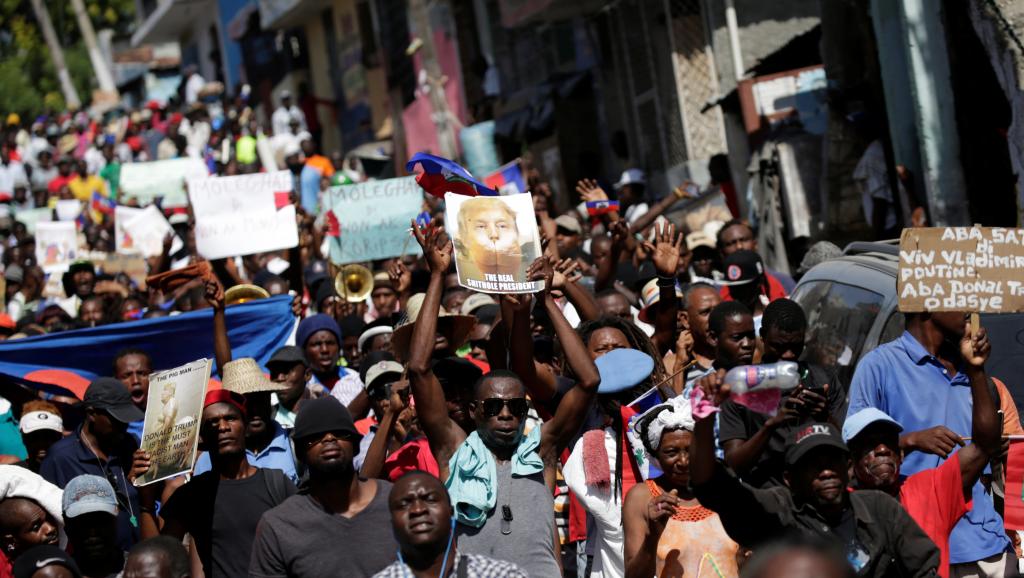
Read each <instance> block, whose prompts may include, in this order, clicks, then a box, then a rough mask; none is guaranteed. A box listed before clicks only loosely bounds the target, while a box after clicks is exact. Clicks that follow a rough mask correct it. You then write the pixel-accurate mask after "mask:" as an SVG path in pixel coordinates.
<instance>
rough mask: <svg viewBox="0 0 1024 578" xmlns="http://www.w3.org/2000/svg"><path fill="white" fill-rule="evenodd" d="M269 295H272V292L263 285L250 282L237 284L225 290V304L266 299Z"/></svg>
mask: <svg viewBox="0 0 1024 578" xmlns="http://www.w3.org/2000/svg"><path fill="white" fill-rule="evenodd" d="M267 297H270V293H267V290H266V289H264V288H263V287H258V286H256V285H248V284H243V285H235V286H234V287H231V288H230V289H228V290H227V291H225V292H224V304H225V305H236V304H238V303H245V302H246V301H253V300H255V299H266V298H267Z"/></svg>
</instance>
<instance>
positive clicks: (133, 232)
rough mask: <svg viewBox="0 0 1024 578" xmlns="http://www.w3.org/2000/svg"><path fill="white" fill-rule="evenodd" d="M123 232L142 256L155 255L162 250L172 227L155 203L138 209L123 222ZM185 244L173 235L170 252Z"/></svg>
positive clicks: (176, 250)
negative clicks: (129, 237) (128, 236)
mask: <svg viewBox="0 0 1024 578" xmlns="http://www.w3.org/2000/svg"><path fill="white" fill-rule="evenodd" d="M124 230H125V232H126V233H127V234H128V235H130V236H131V239H132V245H133V247H134V248H135V249H136V250H137V251H138V253H139V254H140V255H142V256H143V257H147V258H148V257H156V256H158V255H161V254H163V252H164V239H165V238H166V237H167V235H173V234H174V229H173V228H171V224H170V223H168V222H167V218H166V217H164V214H163V213H162V212H160V209H158V208H157V206H156V205H150V206H148V207H146V208H145V209H142V210H140V211H139V212H138V213H136V214H135V215H132V216H131V217H130V218H128V219H126V220H125V222H124ZM184 245H185V244H184V243H183V242H182V240H181V238H180V237H178V236H177V235H174V241H173V242H172V243H171V254H172V255H173V254H174V253H177V252H178V251H179V250H181V248H182V247H183V246H184Z"/></svg>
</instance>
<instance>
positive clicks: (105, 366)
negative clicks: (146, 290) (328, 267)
mask: <svg viewBox="0 0 1024 578" xmlns="http://www.w3.org/2000/svg"><path fill="white" fill-rule="evenodd" d="M291 301H292V298H291V297H290V296H288V295H281V296H278V297H272V298H270V299H262V300H256V301H249V302H247V303H243V304H241V305H233V306H231V307H228V308H227V325H228V339H229V340H230V341H231V350H232V356H233V357H234V358H236V359H237V358H240V357H252V358H255V359H256V361H257V362H258V363H259V364H260V365H261V366H262V365H263V364H264V363H266V362H267V360H269V359H270V356H271V355H273V353H274V351H276V350H277V349H278V348H280V347H282V346H284V345H286V344H287V342H288V339H289V337H290V336H291V335H292V332H293V330H294V328H295V316H294V315H292V311H291ZM126 347H132V348H138V349H142V350H143V351H146V352H147V353H149V355H150V357H151V358H152V360H153V371H160V370H163V369H170V368H173V367H177V366H179V365H184V364H186V363H188V362H191V361H195V360H197V359H200V358H203V357H207V358H212V357H213V356H214V353H213V310H212V309H204V310H202V311H195V312H191V313H183V314H181V315H175V316H173V317H160V318H154V319H143V320H141V321H131V322H128V323H115V324H112V325H103V326H100V327H93V328H89V329H77V330H74V331H64V332H60V333H54V334H50V335H40V336H38V337H28V338H25V339H16V340H14V341H2V342H0V374H6V375H9V376H11V377H14V378H20V379H19V380H18V381H21V380H23V379H25V377H26V376H27V375H29V374H31V373H32V372H33V371H37V370H42V369H51V370H52V369H57V370H65V371H70V372H72V373H75V374H77V375H80V376H82V377H84V378H86V379H88V380H92V379H94V378H96V377H100V376H104V375H106V376H109V375H112V373H113V360H114V356H115V355H116V354H117V352H118V351H120V350H121V349H124V348H126ZM22 383H29V384H30V383H31V377H30V378H29V382H24V381H22Z"/></svg>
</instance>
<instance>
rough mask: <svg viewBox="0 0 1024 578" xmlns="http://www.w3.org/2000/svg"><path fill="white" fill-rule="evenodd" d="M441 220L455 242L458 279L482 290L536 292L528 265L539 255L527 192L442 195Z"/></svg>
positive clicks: (540, 284) (538, 285)
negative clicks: (498, 194) (442, 217)
mask: <svg viewBox="0 0 1024 578" xmlns="http://www.w3.org/2000/svg"><path fill="white" fill-rule="evenodd" d="M444 202H445V223H446V225H447V228H448V235H449V236H451V238H452V240H453V242H454V245H455V269H456V271H458V274H459V284H460V285H462V286H463V287H465V288H467V289H472V290H473V291H480V292H482V293H534V292H537V291H540V290H541V289H543V288H544V282H543V281H530V280H529V279H528V278H527V276H526V269H527V268H528V267H529V266H530V264H531V263H533V261H534V260H535V259H536V258H537V257H539V256H540V254H541V248H540V233H539V231H538V230H537V221H536V217H535V216H534V213H533V198H532V196H531V195H530V193H522V194H518V195H505V196H500V197H484V196H480V197H468V196H465V195H456V194H454V193H447V194H445V196H444Z"/></svg>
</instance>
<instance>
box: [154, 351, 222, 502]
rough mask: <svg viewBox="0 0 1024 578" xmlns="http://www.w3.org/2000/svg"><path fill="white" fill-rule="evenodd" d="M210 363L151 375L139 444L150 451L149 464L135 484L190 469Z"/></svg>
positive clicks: (203, 360)
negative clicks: (144, 419)
mask: <svg viewBox="0 0 1024 578" xmlns="http://www.w3.org/2000/svg"><path fill="white" fill-rule="evenodd" d="M211 365H212V363H211V361H210V360H209V359H200V360H199V361H193V362H192V363H189V364H187V365H182V366H181V367H176V368H174V369H169V370H167V371H161V372H158V373H153V374H150V376H149V403H148V404H147V405H146V421H145V422H144V423H143V426H142V444H141V446H140V447H141V448H142V449H143V450H146V451H147V452H149V456H150V460H151V463H152V465H151V466H150V468H149V471H147V472H146V473H145V474H143V475H141V476H139V477H138V479H137V480H135V485H136V486H144V485H146V484H151V483H153V482H158V481H160V480H163V479H167V478H170V477H173V476H176V475H178V474H181V473H184V472H187V471H189V470H191V469H192V464H193V462H195V460H196V446H197V444H198V442H199V422H200V421H201V420H202V414H203V398H204V397H205V395H206V383H207V382H208V381H209V380H210V366H211Z"/></svg>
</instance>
